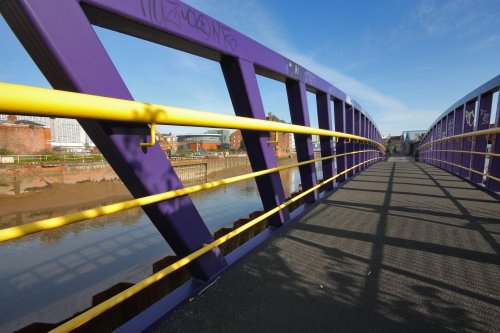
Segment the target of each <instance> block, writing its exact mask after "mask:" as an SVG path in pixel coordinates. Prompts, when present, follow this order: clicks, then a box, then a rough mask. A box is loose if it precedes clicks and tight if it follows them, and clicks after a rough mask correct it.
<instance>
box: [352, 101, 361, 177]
mask: <svg viewBox="0 0 500 333" xmlns="http://www.w3.org/2000/svg"><path fill="white" fill-rule="evenodd" d="M360 131H361V112H359V110H357V109H354V127H353V132H352V133H353V134H355V135H359V134H360ZM359 146H360V144H359V141H357V140H356V141H353V148H352V149H353V151H359V150H360V149H359ZM352 157H353V159H352V163H353V165H357V164H359V161H360V160H361V156H360V154H359V153H357V154H354V155H353V156H352ZM360 170H361V168H360V167H359V166H358V167H356V168H355V169H354V170H353V171H354V174H356V173H358V172H359V171H360Z"/></svg>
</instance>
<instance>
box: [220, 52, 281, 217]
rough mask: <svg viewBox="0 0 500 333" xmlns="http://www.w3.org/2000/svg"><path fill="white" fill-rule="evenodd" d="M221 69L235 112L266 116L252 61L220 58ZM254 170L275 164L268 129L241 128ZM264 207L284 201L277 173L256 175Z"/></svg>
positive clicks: (238, 114)
mask: <svg viewBox="0 0 500 333" xmlns="http://www.w3.org/2000/svg"><path fill="white" fill-rule="evenodd" d="M221 67H222V72H223V74H224V79H225V80H226V85H227V88H228V91H229V96H230V97H231V101H232V103H233V107H234V111H235V113H236V115H237V116H242V117H249V118H255V119H266V116H265V111H264V105H263V104H262V99H261V96H260V92H259V86H258V83H257V78H256V74H255V69H254V66H253V64H252V63H250V62H248V61H245V60H242V59H239V60H237V59H235V58H229V57H227V58H224V59H222V60H221ZM241 135H242V137H243V141H244V142H245V147H246V149H247V152H248V158H249V160H250V165H251V166H252V170H253V171H259V170H265V169H269V168H274V167H277V166H278V163H277V162H276V157H275V156H274V150H273V149H272V147H271V144H270V143H268V141H269V133H262V132H254V131H241ZM255 182H256V183H257V188H258V189H259V193H260V197H261V200H262V205H263V206H264V209H265V210H266V211H267V210H271V209H273V208H275V207H276V206H278V205H280V204H281V203H282V202H284V201H285V194H284V191H283V185H282V184H281V180H280V176H279V174H278V173H272V174H270V175H264V176H260V177H257V178H255ZM289 218H290V217H289V214H288V210H287V209H286V208H285V209H282V210H280V212H279V213H278V214H273V215H272V216H270V217H269V219H268V220H269V224H270V225H271V226H274V227H279V226H281V225H282V224H283V223H285V222H286V221H287V220H288V219H289Z"/></svg>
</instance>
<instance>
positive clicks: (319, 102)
mask: <svg viewBox="0 0 500 333" xmlns="http://www.w3.org/2000/svg"><path fill="white" fill-rule="evenodd" d="M330 99H331V98H330V95H329V94H316V106H317V109H318V126H319V128H322V129H326V130H333V129H332V111H331V100H330ZM320 145H321V156H322V157H326V156H331V155H332V154H333V143H332V138H330V137H326V136H321V137H320ZM322 166H323V179H328V178H331V177H333V176H334V175H336V174H337V170H335V160H334V159H333V158H332V159H329V160H324V161H322ZM334 187H335V180H333V181H332V182H331V183H328V184H326V185H325V189H326V190H332V189H333V188H334Z"/></svg>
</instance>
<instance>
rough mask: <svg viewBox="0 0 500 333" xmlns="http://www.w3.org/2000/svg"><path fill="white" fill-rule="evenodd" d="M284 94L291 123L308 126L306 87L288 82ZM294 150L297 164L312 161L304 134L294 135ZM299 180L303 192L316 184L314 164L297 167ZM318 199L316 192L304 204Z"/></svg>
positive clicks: (307, 197) (312, 156)
mask: <svg viewBox="0 0 500 333" xmlns="http://www.w3.org/2000/svg"><path fill="white" fill-rule="evenodd" d="M286 93H287V96H288V105H289V107H290V116H291V119H292V123H293V124H296V125H304V126H310V121H309V112H308V110H307V100H306V98H307V96H306V85H305V83H303V82H298V81H292V80H289V81H287V83H286ZM294 137H295V149H296V150H297V159H298V161H299V162H303V161H307V160H312V159H314V150H313V146H312V143H311V136H310V135H305V134H296V133H295V134H294ZM299 172H300V180H301V182H302V188H303V190H308V189H310V188H311V187H313V186H315V185H316V183H317V178H316V166H315V165H314V163H310V164H306V165H301V166H300V167H299ZM317 199H318V191H317V190H316V191H314V192H313V193H311V194H309V195H307V196H306V197H305V198H304V201H305V202H314V201H316V200H317Z"/></svg>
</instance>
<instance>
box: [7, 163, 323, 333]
mask: <svg viewBox="0 0 500 333" xmlns="http://www.w3.org/2000/svg"><path fill="white" fill-rule="evenodd" d="M317 170H318V178H321V177H322V175H321V174H322V172H321V165H319V164H318V165H317ZM280 177H281V179H282V183H283V186H284V191H285V195H286V196H287V197H288V196H289V195H290V194H291V193H292V192H295V191H297V188H298V185H299V183H300V176H299V172H298V169H297V168H293V169H288V170H284V171H281V172H280ZM191 198H192V200H193V202H194V204H195V205H196V207H197V209H198V210H199V212H200V214H201V216H202V217H203V219H204V221H205V223H206V225H207V227H208V228H209V230H210V231H211V232H212V233H213V232H214V231H216V230H218V229H219V228H220V227H221V226H223V225H226V224H229V223H231V222H234V221H236V220H237V219H239V218H241V217H247V215H248V214H249V213H251V212H253V211H255V210H259V209H262V203H261V201H260V197H259V194H258V191H257V186H256V184H255V180H253V179H252V180H247V181H243V182H239V183H235V184H231V185H228V186H223V187H219V188H215V189H210V190H207V191H202V192H199V193H195V194H192V195H191ZM67 213H69V211H67V212H65V211H55V212H50V213H48V215H47V217H52V216H58V215H63V214H67ZM20 218H22V216H17V217H16V219H14V220H16V221H15V224H20V223H19V222H22V221H17V219H20ZM41 218H45V217H41ZM0 225H2V226H3V227H5V226H4V225H5V220H4V219H3V217H2V221H1V222H0ZM168 254H172V250H171V249H170V247H169V246H168V245H167V244H166V243H165V241H164V240H163V238H162V237H161V235H160V234H159V233H158V232H157V230H156V229H155V227H154V226H153V224H152V223H151V222H150V221H149V219H148V218H147V216H146V215H145V214H144V213H143V211H142V210H141V209H140V208H136V209H131V210H128V211H124V212H121V213H117V214H113V215H109V216H103V217H100V218H97V219H94V220H90V221H85V222H79V223H75V224H72V225H68V226H65V227H62V228H58V229H54V230H51V231H47V232H43V233H38V234H34V235H30V236H27V237H24V238H21V239H17V240H13V241H9V242H6V243H3V244H1V245H0V261H1V263H2V265H1V267H0V295H2V302H1V303H0V313H1V314H2V315H1V316H0V331H1V332H6V331H12V330H14V329H19V328H21V327H24V326H26V325H28V324H30V323H32V322H40V321H42V322H58V321H60V320H62V319H64V318H66V317H68V316H70V315H72V314H73V313H75V312H77V311H81V310H82V309H83V308H85V307H88V306H90V305H91V301H92V300H91V297H92V295H94V294H96V293H98V292H100V291H102V290H104V289H106V288H108V287H110V286H112V285H114V284H116V283H118V282H124V281H127V282H137V281H140V280H141V279H143V278H145V277H147V276H148V275H150V274H151V272H152V269H151V265H152V264H153V263H154V262H155V261H157V260H159V259H161V258H163V257H165V256H166V255H168Z"/></svg>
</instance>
